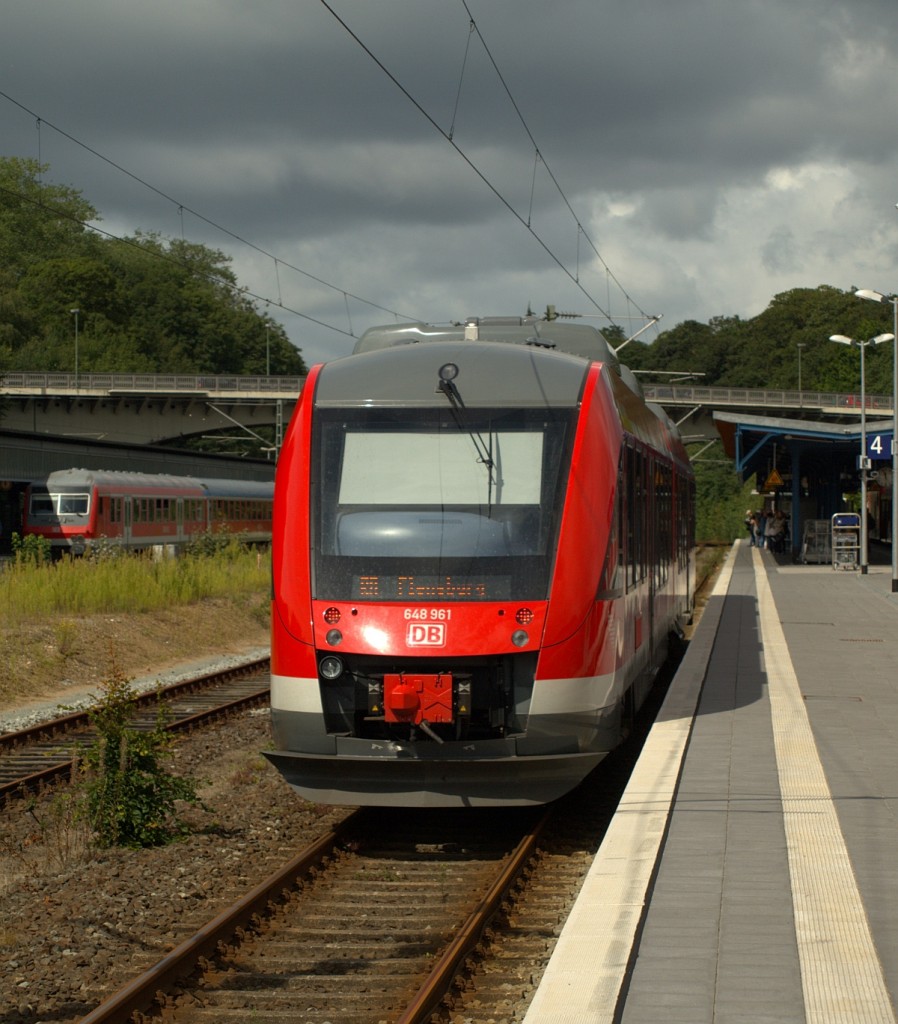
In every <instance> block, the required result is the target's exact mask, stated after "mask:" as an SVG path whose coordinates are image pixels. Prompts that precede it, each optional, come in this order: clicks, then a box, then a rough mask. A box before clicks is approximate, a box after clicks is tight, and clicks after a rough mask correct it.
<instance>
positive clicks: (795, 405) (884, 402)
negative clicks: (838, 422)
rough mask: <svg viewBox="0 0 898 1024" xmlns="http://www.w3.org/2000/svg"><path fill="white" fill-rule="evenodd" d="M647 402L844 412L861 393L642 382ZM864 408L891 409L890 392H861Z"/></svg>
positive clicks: (855, 406) (856, 407)
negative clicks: (881, 393)
mask: <svg viewBox="0 0 898 1024" xmlns="http://www.w3.org/2000/svg"><path fill="white" fill-rule="evenodd" d="M642 390H643V392H644V393H645V397H646V398H647V399H648V400H649V401H650V402H658V403H660V404H664V403H670V404H676V405H713V406H727V405H731V406H740V407H743V408H744V407H746V406H749V407H757V408H781V409H827V410H840V411H842V410H843V411H844V412H846V413H851V412H857V413H858V414H860V411H861V396H860V395H859V394H856V393H851V392H832V391H778V390H772V389H769V388H722V387H692V386H688V387H681V386H679V385H670V384H643V385H642ZM864 404H865V406H866V409H867V412H868V413H869V412H871V411H873V412H881V413H883V414H886V413H891V412H892V396H891V395H865V396H864Z"/></svg>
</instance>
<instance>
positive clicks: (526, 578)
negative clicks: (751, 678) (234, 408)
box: [268, 318, 692, 806]
mask: <svg viewBox="0 0 898 1024" xmlns="http://www.w3.org/2000/svg"><path fill="white" fill-rule="evenodd" d="M628 381H629V382H628ZM272 556H273V557H272V569H273V602H272V677H271V682H272V689H271V704H272V726H273V733H274V739H275V748H276V749H275V750H274V751H273V752H271V753H269V754H268V756H269V757H270V759H271V760H272V761H273V762H274V764H275V765H276V766H277V767H278V769H279V770H280V771H281V772H282V774H283V775H284V777H285V778H286V779H287V781H288V782H289V783H290V784H291V785H293V786H294V788H295V789H297V790H298V792H300V793H301V794H302V795H304V796H306V797H307V798H309V799H313V800H318V801H322V802H328V803H344V804H382V805H405V806H474V805H508V804H530V803H544V802H547V801H550V800H553V799H555V798H557V797H558V796H560V795H562V794H563V793H565V792H567V791H568V790H569V789H571V788H572V787H573V786H575V785H576V784H577V783H578V782H579V781H580V780H581V779H582V778H583V777H584V776H585V775H586V774H587V773H588V772H589V771H590V770H591V769H592V768H593V767H594V766H595V765H596V764H598V762H599V761H600V760H601V759H602V758H603V757H604V756H605V755H606V754H607V753H608V752H609V751H610V750H612V749H613V748H614V747H615V746H617V745H618V743H619V742H620V741H621V739H622V738H623V737H624V736H625V735H626V732H627V729H628V727H629V724H630V722H631V720H632V717H633V715H634V714H635V710H636V708H637V707H638V706H639V704H640V703H641V702H642V700H643V699H644V697H645V695H646V693H647V691H648V689H649V687H650V686H651V682H652V679H653V677H654V674H655V673H656V671H657V669H658V667H659V666H660V664H661V663H662V662H663V660H664V658H665V656H666V652H667V642H668V637H669V635H670V634H671V633H672V632H674V631H677V630H678V628H679V626H680V623H681V622H682V621H684V620H685V619H687V618H688V616H689V614H690V611H691V582H692V562H691V559H692V475H691V471H690V467H689V463H688V459H687V457H686V454H685V451H684V449H683V446H682V444H681V443H680V441H679V438H678V437H677V434H676V430H675V428H674V427H673V425H672V423H671V422H670V420H669V419H668V418H667V417H666V416H665V415H664V414H663V412H661V410H659V409H656V408H652V407H649V406H647V405H646V403H645V402H644V401H643V399H642V397H641V394H640V393H639V390H638V387H637V386H636V385H635V381H634V379H633V378H632V375H628V372H627V371H625V370H622V368H621V367H620V366H619V365H618V363H617V360H616V358H615V357H614V354H613V352H612V351H611V350H610V349H609V348H608V346H607V345H606V343H605V342H604V339H603V338H602V336H601V334H599V332H598V331H595V330H594V329H592V328H589V327H580V326H576V327H575V326H571V325H568V324H559V323H557V322H555V323H547V322H544V321H538V320H535V319H533V318H527V319H523V320H522V319H505V318H501V319H500V318H496V319H490V320H481V321H469V322H468V323H467V324H466V325H464V326H457V327H450V328H436V327H430V326H427V325H423V324H412V325H406V326H402V327H391V328H375V329H374V330H372V331H369V332H368V333H367V334H366V335H365V336H364V337H363V338H362V339H361V340H360V342H359V345H358V346H357V350H356V353H355V354H353V355H352V356H350V357H348V358H346V359H341V360H336V361H335V362H333V363H328V364H325V365H323V366H318V367H315V368H314V369H313V370H312V372H311V373H310V374H309V377H308V379H307V382H306V386H305V388H304V390H303V393H302V395H301V398H300V401H299V403H298V406H297V409H296V412H295V414H294V417H293V420H292V422H291V425H290V429H289V431H288V434H287V437H286V440H285V444H284V447H283V449H282V452H281V456H280V460H279V463H278V475H277V479H276V485H275V510H274V528H273V542H272Z"/></svg>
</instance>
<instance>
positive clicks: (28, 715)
mask: <svg viewBox="0 0 898 1024" xmlns="http://www.w3.org/2000/svg"><path fill="white" fill-rule="evenodd" d="M268 654H269V648H268V647H259V648H256V649H255V650H251V651H247V652H245V653H243V654H232V655H224V656H222V657H219V658H203V659H200V660H197V661H191V662H185V663H183V664H181V665H179V666H178V667H177V668H173V669H169V670H167V671H165V672H158V673H156V674H155V675H149V676H140V677H138V678H136V679H130V680H129V683H130V686H131V688H132V689H133V690H134V691H135V692H136V693H144V692H145V691H147V690H155V689H156V687H157V686H158V685H159V684H160V683H161V684H162V685H163V686H170V685H171V684H172V683H178V682H181V680H182V679H191V678H193V677H194V676H196V675H200V674H201V673H203V672H218V671H221V670H223V669H227V668H235V667H237V666H239V665H245V664H247V663H248V662H251V661H257V660H258V659H259V658H267V657H268ZM97 689H98V688H97V687H93V688H92V689H88V688H85V687H80V688H77V689H73V690H72V691H71V692H69V691H67V692H66V696H65V701H64V704H65V707H66V709H68V710H71V711H83V710H84V709H85V708H89V707H90V706H91V705H92V704H94V703H95V701H96V698H95V694H96V692H97ZM61 706H62V705H61V702H60V701H58V700H43V701H35V702H33V703H30V704H24V705H22V706H20V707H16V708H12V709H9V710H6V711H0V734H2V733H6V732H17V731H18V730H19V729H27V728H28V727H29V726H32V725H39V724H40V723H41V722H47V721H49V720H50V719H53V718H57V717H58V716H59V715H60V714H62V713H64V712H62V711H61V710H60V709H61ZM0 1024H5V1022H4V1021H3V1019H2V1018H0Z"/></svg>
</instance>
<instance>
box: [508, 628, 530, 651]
mask: <svg viewBox="0 0 898 1024" xmlns="http://www.w3.org/2000/svg"><path fill="white" fill-rule="evenodd" d="M511 642H512V643H513V644H514V645H515V647H526V646H527V644H529V643H530V634H529V633H528V632H527V630H526V629H516V630H515V631H514V632H513V633H512V634H511Z"/></svg>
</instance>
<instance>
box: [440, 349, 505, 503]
mask: <svg viewBox="0 0 898 1024" xmlns="http://www.w3.org/2000/svg"><path fill="white" fill-rule="evenodd" d="M439 372H440V380H439V383H438V384H437V391H441V392H442V393H443V394H444V395H445V396H446V398H448V399H449V406H450V408H451V411H452V418H453V419H454V420H455V422H456V425H457V426H458V429H459V430H462V431H465V432H467V435H468V437H470V438H471V442H472V444H473V445H474V449H475V451H476V452H477V461H478V462H482V463H483V464H484V466H486V470H487V473H488V474H489V482H490V494H489V504H492V488H493V484H494V483H495V482H496V481H495V478H494V477H493V469H494V468H495V463H494V462H493V457H492V452H491V448H490V445H488V444H487V443H486V441H484V439H483V435H482V434H481V433H480V431H479V430H472V429H471V427H470V426H469V425H468V424H467V423H465V422H464V420H465V418H466V414H467V407H466V406H465V403H464V401H463V400H462V397H461V393H460V392H459V390H458V388H457V387H456V384H455V378H456V377H457V376H458V367H457V366H456V365H455V363H444V364H443V365H442V366H441V367H440V371H439Z"/></svg>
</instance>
